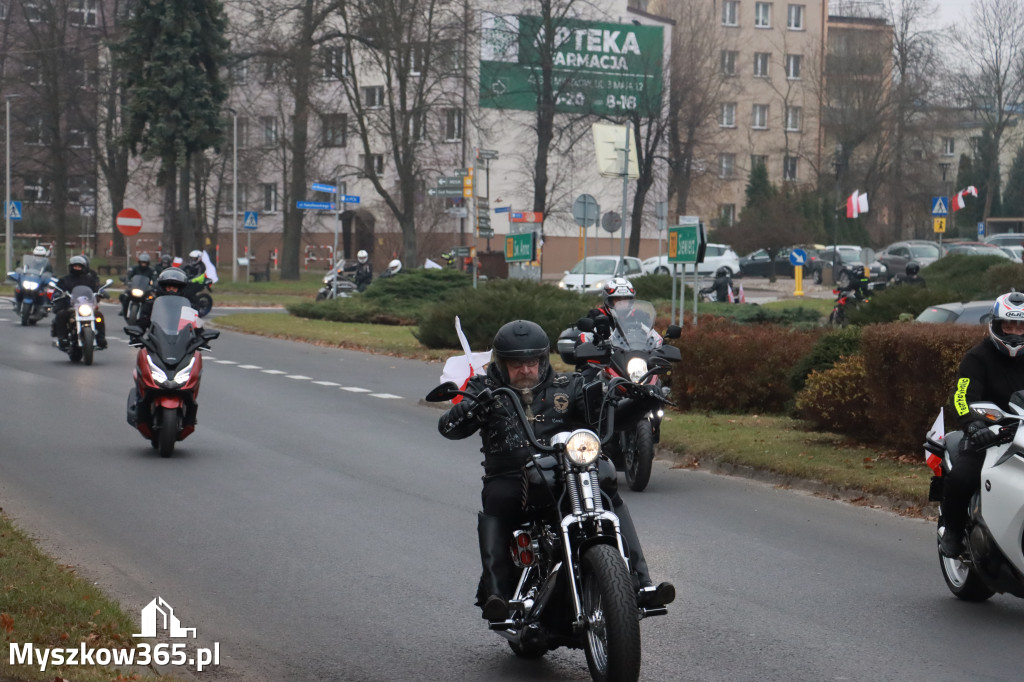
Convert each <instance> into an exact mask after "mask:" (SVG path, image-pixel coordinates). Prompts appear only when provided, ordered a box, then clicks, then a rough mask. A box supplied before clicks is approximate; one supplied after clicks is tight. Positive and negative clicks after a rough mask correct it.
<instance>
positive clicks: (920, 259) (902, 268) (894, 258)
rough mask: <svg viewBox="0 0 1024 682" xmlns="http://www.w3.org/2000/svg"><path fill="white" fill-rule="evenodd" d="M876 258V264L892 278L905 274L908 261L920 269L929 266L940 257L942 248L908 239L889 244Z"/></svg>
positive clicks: (926, 242) (934, 243)
mask: <svg viewBox="0 0 1024 682" xmlns="http://www.w3.org/2000/svg"><path fill="white" fill-rule="evenodd" d="M876 257H877V258H878V262H879V263H881V264H882V265H884V266H885V268H886V275H887V276H888V277H890V278H892V277H895V276H896V275H898V274H900V273H905V272H906V271H907V263H909V262H910V261H914V262H915V263H917V264H918V265H920V266H921V267H922V268H923V267H925V266H927V265H931V264H932V263H934V262H935V261H937V260H938V259H939V258H941V257H942V247H941V246H939V244H938V242H930V241H927V240H925V239H908V240H906V241H901V242H893V243H892V244H889V246H887V247H885V248H884V249H882V251H881V252H880V253H878V255H877V256H876Z"/></svg>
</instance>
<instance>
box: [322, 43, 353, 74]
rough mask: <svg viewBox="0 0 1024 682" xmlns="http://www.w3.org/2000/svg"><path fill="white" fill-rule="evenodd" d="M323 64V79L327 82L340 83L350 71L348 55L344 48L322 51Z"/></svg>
mask: <svg viewBox="0 0 1024 682" xmlns="http://www.w3.org/2000/svg"><path fill="white" fill-rule="evenodd" d="M320 59H321V61H322V62H323V72H322V73H321V78H323V79H324V80H325V81H340V80H341V79H342V78H344V77H345V73H346V71H347V70H348V55H347V54H346V53H345V48H343V47H325V48H323V50H321V51H320Z"/></svg>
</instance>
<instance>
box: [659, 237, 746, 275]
mask: <svg viewBox="0 0 1024 682" xmlns="http://www.w3.org/2000/svg"><path fill="white" fill-rule="evenodd" d="M642 267H643V271H644V274H645V275H656V274H657V275H667V274H669V262H668V255H666V254H662V255H661V256H654V257H652V258H648V259H647V260H645V261H644V262H643V266H642ZM718 268H728V269H729V274H730V275H735V274H737V273H739V271H740V257H739V256H737V255H736V252H735V251H733V250H732V247H731V246H729V245H728V244H708V247H707V250H706V251H705V252H704V262H703V263H698V264H697V272H699V273H700V274H702V275H706V274H711V275H713V274H714V273H715V271H716V270H718Z"/></svg>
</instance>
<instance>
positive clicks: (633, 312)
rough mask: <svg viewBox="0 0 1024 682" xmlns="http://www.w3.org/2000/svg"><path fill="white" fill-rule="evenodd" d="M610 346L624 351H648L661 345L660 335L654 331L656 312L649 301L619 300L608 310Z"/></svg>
mask: <svg viewBox="0 0 1024 682" xmlns="http://www.w3.org/2000/svg"><path fill="white" fill-rule="evenodd" d="M609 312H610V313H611V318H612V325H613V329H612V335H611V337H610V339H609V341H610V342H611V344H612V346H614V347H615V348H620V349H622V350H624V351H648V350H654V349H655V348H658V347H660V346H661V343H662V340H661V335H660V334H658V333H657V332H656V331H654V319H655V317H656V313H655V311H654V305H653V304H652V303H651V302H650V301H640V300H636V299H631V300H630V299H627V300H625V301H619V302H618V303H616V306H615V307H614V308H612V309H611V310H610V311H609Z"/></svg>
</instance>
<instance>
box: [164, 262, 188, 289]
mask: <svg viewBox="0 0 1024 682" xmlns="http://www.w3.org/2000/svg"><path fill="white" fill-rule="evenodd" d="M156 284H157V286H158V287H160V289H161V290H162V291H164V292H166V293H169V294H177V293H181V290H182V289H184V288H185V285H186V284H188V275H186V274H185V271H184V270H182V269H181V268H167V269H166V270H163V271H162V272H161V273H160V276H159V277H158V278H157V280H156Z"/></svg>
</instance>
